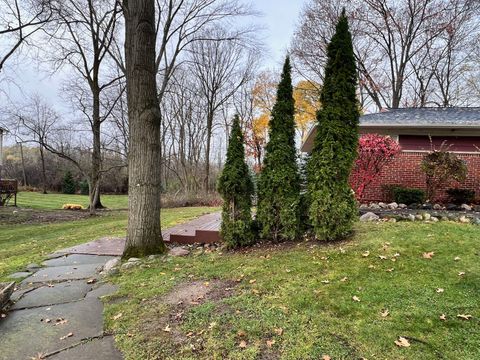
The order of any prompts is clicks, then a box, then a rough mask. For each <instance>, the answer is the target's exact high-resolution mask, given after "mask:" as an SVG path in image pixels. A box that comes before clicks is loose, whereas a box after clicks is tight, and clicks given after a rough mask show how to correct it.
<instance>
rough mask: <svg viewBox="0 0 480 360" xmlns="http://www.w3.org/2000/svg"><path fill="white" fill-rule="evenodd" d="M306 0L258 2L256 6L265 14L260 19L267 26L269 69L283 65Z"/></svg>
mask: <svg viewBox="0 0 480 360" xmlns="http://www.w3.org/2000/svg"><path fill="white" fill-rule="evenodd" d="M304 3H305V1H304V0H257V1H255V2H254V6H255V7H256V8H257V9H258V10H259V11H261V12H262V13H263V17H261V18H260V19H259V22H260V23H261V24H264V26H265V36H266V39H265V40H266V41H265V42H266V46H267V48H268V49H269V54H268V55H267V58H266V59H265V60H266V63H267V67H273V66H278V65H279V64H283V60H284V59H283V57H284V55H285V53H286V50H287V48H288V47H289V45H290V42H291V40H292V35H293V32H294V30H295V25H296V24H297V22H298V17H299V15H300V11H301V9H302V7H303V4H304Z"/></svg>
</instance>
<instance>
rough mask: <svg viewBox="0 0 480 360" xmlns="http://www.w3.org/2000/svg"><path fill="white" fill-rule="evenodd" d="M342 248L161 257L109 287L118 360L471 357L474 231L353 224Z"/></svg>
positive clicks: (477, 330)
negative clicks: (113, 291)
mask: <svg viewBox="0 0 480 360" xmlns="http://www.w3.org/2000/svg"><path fill="white" fill-rule="evenodd" d="M355 230H356V231H355V236H354V237H353V238H351V239H348V240H346V241H343V242H337V243H323V242H303V243H286V244H282V245H263V246H256V247H253V248H250V249H247V250H244V251H241V252H240V251H237V252H223V253H222V252H209V253H204V254H200V252H197V253H194V254H193V255H191V256H189V257H186V258H173V257H168V256H165V257H160V258H157V259H155V260H145V262H144V265H143V266H141V267H139V268H136V269H133V270H128V271H125V272H122V273H121V274H120V275H119V276H118V277H114V278H112V280H113V281H114V282H115V283H117V284H118V285H119V287H120V290H119V293H118V294H117V295H115V296H114V297H113V298H111V299H110V300H112V302H111V303H109V304H108V305H107V308H106V312H105V319H106V322H107V326H108V328H109V330H110V331H112V332H113V333H114V334H116V342H117V345H118V346H119V348H120V349H121V350H122V351H123V352H124V354H125V357H126V359H160V358H161V359H258V358H262V359H329V358H330V357H331V358H332V359H360V358H366V359H396V360H397V359H427V360H428V359H454V358H455V359H477V358H479V357H480V349H479V348H478V343H479V342H480V321H479V317H480V310H479V307H478V303H479V301H480V295H479V294H480V291H479V290H480V285H479V282H478V276H479V273H480V265H479V261H478V259H479V251H480V245H479V244H478V230H477V229H476V228H475V227H474V226H472V225H459V224H454V223H449V222H442V223H437V224H423V223H422V224H417V223H396V224H391V223H377V224H372V223H370V224H357V225H356V229H355Z"/></svg>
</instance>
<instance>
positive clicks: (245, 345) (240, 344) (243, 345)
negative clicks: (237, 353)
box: [238, 340, 247, 349]
mask: <svg viewBox="0 0 480 360" xmlns="http://www.w3.org/2000/svg"><path fill="white" fill-rule="evenodd" d="M238 347H239V348H241V349H245V348H246V347H247V342H246V341H245V340H242V341H240V343H239V344H238Z"/></svg>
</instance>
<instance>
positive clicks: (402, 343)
mask: <svg viewBox="0 0 480 360" xmlns="http://www.w3.org/2000/svg"><path fill="white" fill-rule="evenodd" d="M395 345H397V346H399V347H409V346H410V342H409V341H408V340H407V339H405V338H404V337H403V336H399V337H398V340H395Z"/></svg>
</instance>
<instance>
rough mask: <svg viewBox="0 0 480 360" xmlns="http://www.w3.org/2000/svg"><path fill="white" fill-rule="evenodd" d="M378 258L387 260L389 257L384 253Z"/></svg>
mask: <svg viewBox="0 0 480 360" xmlns="http://www.w3.org/2000/svg"><path fill="white" fill-rule="evenodd" d="M378 258H379V259H380V260H387V257H386V256H383V255H380V256H379V257H378Z"/></svg>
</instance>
